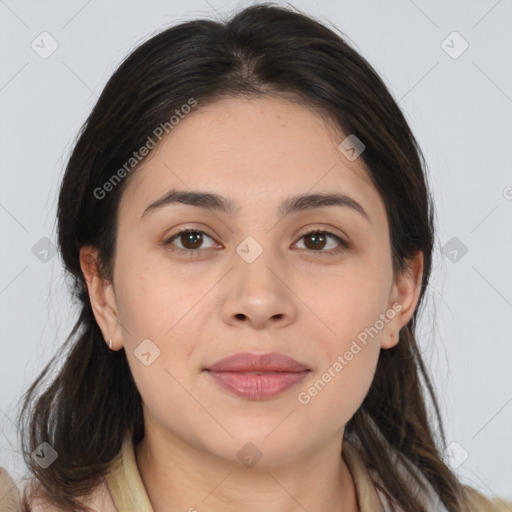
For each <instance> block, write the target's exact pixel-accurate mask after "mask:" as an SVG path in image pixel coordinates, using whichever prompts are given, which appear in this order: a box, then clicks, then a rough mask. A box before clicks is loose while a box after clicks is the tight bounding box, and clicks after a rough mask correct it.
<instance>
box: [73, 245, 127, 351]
mask: <svg viewBox="0 0 512 512" xmlns="http://www.w3.org/2000/svg"><path fill="white" fill-rule="evenodd" d="M80 267H81V268H82V272H83V274H84V277H85V281H86V283H87V291H88V292H89V300H90V301H91V307H92V310H93V313H94V317H95V318H96V322H97V323H98V326H99V328H100V329H101V332H102V334H103V338H104V339H105V341H106V343H107V344H108V342H109V340H112V349H113V350H117V349H119V348H121V346H122V345H123V342H122V332H121V326H120V323H119V321H118V315H117V306H116V300H115V294H114V286H113V284H112V283H111V282H110V281H108V280H107V279H105V278H103V277H102V276H101V275H100V272H99V260H98V249H97V248H96V247H93V246H86V245H84V246H82V247H81V248H80ZM116 347H117V348H116Z"/></svg>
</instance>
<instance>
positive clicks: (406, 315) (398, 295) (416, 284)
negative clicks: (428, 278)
mask: <svg viewBox="0 0 512 512" xmlns="http://www.w3.org/2000/svg"><path fill="white" fill-rule="evenodd" d="M422 278H423V252H421V251H418V252H417V253H416V255H415V256H414V258H412V259H411V260H409V268H408V269H407V270H406V271H404V272H403V273H401V274H400V275H399V276H398V277H397V279H396V282H395V283H394V284H393V289H392V293H391V296H390V303H389V306H388V307H389V312H390V313H391V311H393V318H392V319H391V320H390V321H389V322H388V323H387V324H386V327H385V329H384V332H383V335H382V338H381V347H382V348H383V349H387V348H392V347H394V346H395V345H397V344H398V341H399V338H400V336H399V335H400V330H401V329H402V327H404V326H405V325H407V323H408V322H409V320H410V319H411V318H412V316H413V314H414V311H415V310H416V306H417V304H418V300H419V298H420V293H421V285H422ZM390 316H391V314H390Z"/></svg>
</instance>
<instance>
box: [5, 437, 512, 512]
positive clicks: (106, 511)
mask: <svg viewBox="0 0 512 512" xmlns="http://www.w3.org/2000/svg"><path fill="white" fill-rule="evenodd" d="M342 456H343V459H344V460H345V462H346V464H347V466H348V468H349V470H350V473H351V475H352V478H353V480H354V485H355V489H356V495H357V499H358V503H359V509H360V512H390V511H391V508H388V506H387V505H386V502H385V499H384V498H383V496H382V494H381V493H380V491H379V490H378V489H377V488H376V487H375V484H374V480H379V478H378V476H376V475H375V474H373V473H372V474H371V475H370V472H369V471H368V469H367V468H366V466H365V465H364V463H363V461H362V459H361V458H360V456H359V454H358V451H357V449H356V448H355V447H354V446H353V445H352V444H350V442H348V441H347V440H346V439H344V440H343V444H342ZM397 469H398V470H399V471H402V470H403V469H402V468H401V467H400V466H398V467H397ZM372 478H373V479H372ZM410 482H411V485H415V484H414V483H413V480H412V479H411V480H410ZM2 489H6V490H7V491H9V493H10V494H9V495H8V498H6V499H4V500H1V499H0V512H18V508H16V507H17V502H16V497H17V492H14V491H15V489H16V488H15V487H14V486H13V485H12V480H10V479H9V476H8V475H7V473H6V472H3V473H2V469H1V468H0V490H2ZM467 489H468V492H469V494H470V496H471V499H472V506H471V512H512V502H506V501H504V500H501V499H499V498H495V499H494V500H492V501H490V500H488V499H487V498H485V497H484V496H483V495H481V494H479V493H478V492H477V491H475V490H474V489H470V488H467ZM421 497H422V499H423V501H424V503H425V505H426V507H427V510H428V511H429V512H430V511H431V512H447V511H446V508H445V507H444V506H443V505H442V504H441V503H440V501H439V500H438V498H437V497H436V496H435V493H433V492H432V493H429V494H422V495H421ZM0 498H1V496H0ZM80 501H82V502H83V503H84V504H86V505H88V506H89V507H91V509H92V510H94V511H97V512H154V511H153V508H152V506H151V502H150V501H149V498H148V495H147V493H146V489H145V487H144V484H143V482H142V479H141V476H140V474H139V471H138V468H137V463H136V459H135V450H134V445H133V443H132V439H131V436H127V437H126V439H125V442H124V444H123V447H122V450H121V452H120V453H119V455H118V456H117V457H116V458H115V459H114V460H113V462H112V465H111V467H110V470H109V472H108V474H107V476H106V480H105V482H104V483H103V484H102V485H99V486H98V487H97V488H96V490H95V491H94V492H93V493H92V495H91V496H90V497H89V498H88V499H81V500H80ZM54 511H55V508H54V507H51V506H48V505H45V504H44V503H41V502H36V503H34V504H33V507H32V512H54ZM396 512H401V510H399V509H397V510H396Z"/></svg>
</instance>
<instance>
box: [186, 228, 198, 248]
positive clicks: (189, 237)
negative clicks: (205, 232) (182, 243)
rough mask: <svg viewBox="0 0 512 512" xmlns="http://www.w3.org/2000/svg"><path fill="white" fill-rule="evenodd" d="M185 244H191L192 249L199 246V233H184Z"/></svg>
mask: <svg viewBox="0 0 512 512" xmlns="http://www.w3.org/2000/svg"><path fill="white" fill-rule="evenodd" d="M185 238H186V243H188V244H191V245H192V246H193V247H192V248H193V249H196V248H197V247H199V246H200V245H201V233H198V232H197V231H194V232H192V233H185ZM194 239H196V240H194Z"/></svg>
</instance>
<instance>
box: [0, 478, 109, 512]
mask: <svg viewBox="0 0 512 512" xmlns="http://www.w3.org/2000/svg"><path fill="white" fill-rule="evenodd" d="M37 489H40V488H38V487H35V486H34V487H33V490H32V491H31V507H30V510H31V512H68V511H67V509H62V508H58V507H57V506H56V505H54V504H53V503H50V502H49V500H48V499H47V498H43V497H41V494H40V493H39V492H38V491H37ZM78 501H79V502H80V503H82V504H83V505H85V506H86V507H88V508H89V510H90V512H118V511H117V509H116V507H115V506H114V502H113V501H112V498H111V496H110V492H109V490H108V487H107V485H106V484H105V483H102V484H100V485H98V486H96V487H95V488H94V489H93V490H92V491H91V493H89V494H88V495H87V496H85V497H81V498H78ZM1 510H2V512H3V509H1Z"/></svg>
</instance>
